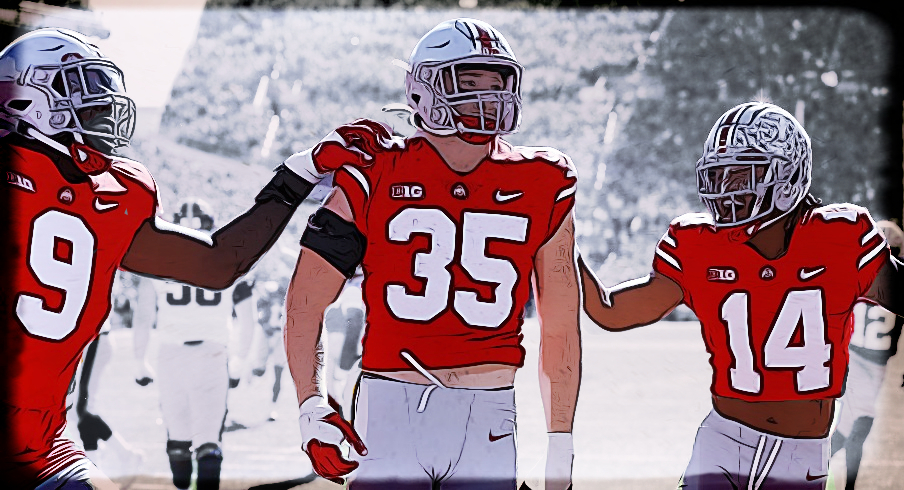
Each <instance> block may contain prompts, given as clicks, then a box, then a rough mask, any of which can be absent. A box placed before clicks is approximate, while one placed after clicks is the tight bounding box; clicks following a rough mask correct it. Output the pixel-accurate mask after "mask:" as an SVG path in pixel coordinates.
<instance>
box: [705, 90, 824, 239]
mask: <svg viewBox="0 0 904 490" xmlns="http://www.w3.org/2000/svg"><path fill="white" fill-rule="evenodd" d="M812 168H813V161H812V152H811V148H810V137H809V136H808V135H807V132H806V131H805V130H804V128H803V126H801V125H800V123H799V122H797V120H796V119H794V116H792V115H791V114H789V113H788V112H787V111H785V110H784V109H782V108H780V107H778V106H776V105H773V104H769V103H764V102H748V103H744V104H741V105H739V106H737V107H734V108H732V109H731V110H729V111H728V112H726V113H725V114H723V115H722V117H720V118H719V120H718V121H716V124H715V125H714V126H713V128H712V129H711V130H710V132H709V136H708V137H707V138H706V143H705V144H704V145H703V156H702V157H701V158H700V160H698V161H697V192H698V194H699V196H700V199H701V200H702V201H703V203H704V204H705V205H706V207H707V208H709V212H710V213H712V215H713V219H714V222H715V225H716V226H717V227H721V226H736V225H742V224H745V223H750V222H752V221H755V220H758V219H761V218H763V217H766V216H769V215H770V214H772V213H773V211H774V210H778V211H780V212H781V213H780V214H779V215H777V216H773V217H772V219H771V220H770V222H772V221H774V220H775V219H778V218H780V217H781V216H784V215H785V214H787V213H788V212H790V211H791V210H793V209H794V208H795V207H796V206H797V205H798V204H799V203H800V202H801V201H802V200H803V199H804V198H805V197H806V196H807V194H808V192H809V190H810V173H811V170H812Z"/></svg>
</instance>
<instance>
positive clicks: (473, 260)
mask: <svg viewBox="0 0 904 490" xmlns="http://www.w3.org/2000/svg"><path fill="white" fill-rule="evenodd" d="M521 73H522V67H521V65H520V64H518V62H517V61H516V59H515V56H514V55H513V54H512V50H511V48H510V47H509V45H508V43H507V42H506V41H505V39H504V38H503V37H502V35H501V34H500V33H499V32H498V31H496V30H495V29H494V28H493V27H491V26H490V25H488V24H486V23H484V22H481V21H477V20H472V19H456V20H450V21H447V22H443V23H441V24H439V25H438V26H436V27H435V28H434V29H433V30H431V31H430V32H429V33H427V34H426V35H425V36H424V37H423V38H422V39H421V40H420V41H419V42H418V44H417V46H416V47H415V48H414V50H413V52H412V54H411V57H410V67H409V72H408V75H407V78H406V92H407V97H408V104H409V106H410V107H411V108H412V109H413V111H414V112H413V115H412V117H413V124H414V125H415V126H416V127H417V128H418V130H417V132H416V133H415V134H413V135H412V136H410V137H408V138H406V139H401V138H392V136H391V134H390V133H389V131H388V130H387V129H386V128H385V127H382V126H380V125H379V124H377V123H375V122H372V121H366V120H359V121H356V122H355V123H353V124H351V125H348V126H344V127H341V128H339V129H338V130H337V131H336V132H335V133H332V134H331V135H330V136H329V137H327V138H326V139H325V140H324V141H323V142H322V143H321V144H319V145H318V146H316V147H314V148H313V149H312V150H311V151H306V152H303V153H301V154H298V155H297V156H296V157H294V158H299V159H300V158H306V159H314V160H318V161H320V160H324V161H328V162H329V164H330V165H337V166H338V165H339V164H342V163H343V162H350V163H355V162H356V161H357V160H358V159H372V162H373V165H371V166H370V167H368V168H366V169H361V168H355V167H342V170H340V171H338V172H337V173H336V174H335V185H336V187H335V189H334V191H333V193H332V194H331V196H330V197H329V198H328V199H327V201H326V203H325V205H324V206H323V207H322V208H321V209H320V210H319V211H317V212H316V213H315V214H314V215H313V216H312V217H311V219H310V220H309V225H308V228H307V230H306V231H305V233H304V235H303V237H302V240H301V243H302V251H301V255H300V257H299V260H298V264H297V266H296V269H295V274H294V276H293V278H292V281H291V282H290V286H289V291H288V296H287V317H288V318H287V326H286V349H287V352H288V360H289V369H290V371H291V373H292V377H293V378H294V380H295V386H296V390H297V394H298V401H299V404H300V412H301V416H300V418H299V421H300V425H301V432H302V439H303V446H302V448H303V449H304V451H305V452H307V453H308V455H309V456H310V457H311V460H312V462H313V464H314V467H315V470H316V471H317V472H318V473H319V474H320V475H321V476H324V477H327V478H329V479H331V480H333V481H337V482H340V481H342V480H343V478H344V477H345V476H347V475H349V473H350V472H352V470H354V473H351V475H349V480H350V486H351V488H354V489H370V488H392V489H404V488H444V489H453V488H483V489H496V488H499V489H514V488H515V484H516V473H515V461H516V453H515V437H514V432H515V397H514V390H513V382H514V379H515V371H516V370H517V369H518V367H520V366H521V365H522V364H523V362H524V356H525V351H524V348H523V347H522V346H521V338H522V333H521V325H522V323H523V311H524V305H525V303H526V302H527V298H528V295H529V281H534V285H535V290H536V291H537V296H538V297H537V304H538V308H537V309H538V312H539V316H540V327H541V339H542V340H541V349H540V383H541V392H542V394H543V402H544V406H545V409H546V419H547V420H546V422H547V430H548V432H549V446H548V455H547V474H546V478H547V487H546V488H548V489H550V490H552V489H555V490H563V489H565V488H567V487H568V486H569V484H570V479H571V463H572V458H573V445H572V437H571V430H572V421H573V417H574V410H575V404H576V401H577V395H578V386H579V380H580V356H581V350H580V338H579V330H578V314H579V310H580V307H579V304H580V293H579V283H578V278H577V268H576V266H575V263H574V254H573V250H574V224H573V214H572V208H573V206H574V192H575V186H576V183H577V182H576V175H575V171H574V167H573V166H572V164H571V162H570V160H569V159H568V157H566V156H565V155H563V154H562V153H560V152H558V151H556V150H554V149H552V148H536V147H518V146H513V145H511V144H509V143H507V142H506V141H504V140H503V139H502V138H501V137H500V136H501V135H505V134H509V133H512V132H514V131H515V130H517V129H518V125H519V122H520V111H521V89H520V85H521ZM351 144H354V146H355V149H354V150H353V149H349V146H350V145H351ZM362 152H363V153H362ZM290 160H291V158H290ZM359 262H360V263H361V265H362V267H363V270H364V281H363V285H362V290H363V297H364V302H365V305H366V315H367V317H366V320H367V325H366V332H365V334H364V341H363V357H362V370H363V375H362V377H361V379H360V381H359V385H358V388H357V399H356V402H355V409H354V419H353V424H354V427H352V426H350V425H349V424H348V423H347V422H346V421H345V420H343V419H341V418H340V417H339V415H338V414H337V413H336V411H335V410H334V408H332V407H330V406H329V405H328V404H327V403H326V402H325V400H324V395H323V391H322V390H321V389H320V387H318V382H319V380H320V377H321V374H320V369H321V364H322V356H323V354H322V352H321V350H320V349H319V348H318V343H319V342H318V341H319V339H320V336H321V323H322V320H323V314H324V309H325V308H326V307H327V306H328V305H329V304H330V303H332V302H333V301H334V300H335V299H336V297H337V295H338V294H339V292H340V290H341V289H342V285H343V283H344V282H345V280H346V278H348V277H351V276H352V274H353V273H354V271H355V267H356V266H357V265H358V263H359ZM315 278H316V279H315ZM311 279H315V280H316V282H317V285H316V287H312V284H311V283H310V282H309V281H310V280H311ZM343 440H348V441H349V442H350V443H351V445H352V446H353V450H352V451H351V453H350V460H346V459H344V458H343V457H342V454H341V452H340V447H339V446H340V444H341V442H342V441H343Z"/></svg>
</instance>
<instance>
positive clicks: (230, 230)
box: [121, 166, 314, 289]
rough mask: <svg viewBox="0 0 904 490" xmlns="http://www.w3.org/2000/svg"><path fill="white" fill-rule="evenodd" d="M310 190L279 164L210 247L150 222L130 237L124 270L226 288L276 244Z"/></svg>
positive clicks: (215, 234) (218, 232)
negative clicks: (248, 203)
mask: <svg viewBox="0 0 904 490" xmlns="http://www.w3.org/2000/svg"><path fill="white" fill-rule="evenodd" d="M313 188H314V186H313V184H310V183H308V182H307V181H305V180H304V179H301V178H299V177H297V176H296V175H295V174H293V173H292V172H290V171H289V170H287V169H285V167H283V166H280V167H279V168H277V172H276V175H274V177H273V179H272V180H271V181H270V182H269V183H268V184H267V185H266V186H265V187H264V189H263V190H262V191H261V192H260V194H258V196H257V198H256V199H255V201H256V203H255V204H254V206H252V207H251V209H249V210H248V211H246V212H245V213H244V214H242V215H241V216H238V217H236V218H234V219H233V220H232V221H230V222H229V223H228V224H226V226H224V227H222V228H220V229H219V230H217V231H216V233H214V234H213V235H212V236H211V241H212V244H208V243H205V242H203V241H201V240H199V239H197V238H194V237H191V236H189V235H187V234H184V233H182V232H180V231H179V229H178V227H175V226H174V225H172V226H170V225H167V228H166V229H163V228H161V227H158V226H157V225H156V224H155V220H154V219H149V220H148V221H146V222H145V223H144V224H143V225H142V226H141V228H140V229H139V230H138V232H137V233H136V234H135V236H134V237H133V239H132V244H131V246H130V247H129V250H128V251H127V252H126V255H125V257H123V261H122V264H121V265H122V268H123V269H125V270H128V271H130V272H135V273H138V274H142V275H147V276H152V277H158V278H164V279H172V280H175V281H179V282H185V283H188V284H192V285H194V286H198V287H202V288H207V289H223V288H226V287H229V286H230V285H232V284H233V283H234V282H235V281H236V279H238V278H239V277H241V276H243V275H244V274H245V273H247V272H248V271H249V270H250V269H251V266H253V265H254V263H255V262H257V260H258V259H260V257H261V256H262V255H263V254H264V253H266V252H267V250H269V249H270V247H271V246H273V244H274V243H276V239H277V238H279V235H280V233H282V231H283V230H284V229H285V227H286V225H287V224H288V223H289V220H290V219H291V218H292V214H293V213H294V212H295V209H296V208H297V207H298V205H299V204H300V203H301V201H303V200H304V198H305V197H306V196H307V195H308V194H309V193H310V191H311V189H313Z"/></svg>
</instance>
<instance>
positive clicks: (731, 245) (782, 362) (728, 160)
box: [580, 102, 902, 489]
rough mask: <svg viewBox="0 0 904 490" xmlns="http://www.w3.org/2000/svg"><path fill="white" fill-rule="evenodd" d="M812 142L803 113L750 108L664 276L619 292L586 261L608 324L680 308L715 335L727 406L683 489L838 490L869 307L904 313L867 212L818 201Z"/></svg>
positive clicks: (718, 141) (739, 116) (700, 441)
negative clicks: (835, 413) (853, 342)
mask: <svg viewBox="0 0 904 490" xmlns="http://www.w3.org/2000/svg"><path fill="white" fill-rule="evenodd" d="M811 168H812V159H811V146H810V138H809V136H808V135H807V133H806V131H804V128H803V127H801V125H800V124H799V123H798V122H797V120H795V119H794V117H793V116H791V114H789V113H788V112H786V111H784V110H783V109H781V108H779V107H777V106H775V105H772V104H768V103H759V102H750V103H745V104H741V105H739V106H737V107H735V108H733V109H731V110H729V111H728V112H726V113H725V114H723V115H722V117H720V118H719V120H718V121H717V122H716V124H715V126H713V128H712V130H711V132H710V133H709V137H708V138H707V140H706V143H705V145H704V153H703V157H702V158H701V159H700V160H699V161H698V162H697V183H698V192H699V195H700V198H701V199H702V200H703V202H704V203H705V204H706V206H707V208H709V213H708V214H689V215H685V216H681V217H679V218H677V219H675V220H674V221H673V222H672V224H671V225H670V226H669V230H668V231H667V232H666V234H665V235H663V237H662V239H661V240H660V241H659V243H658V245H657V247H656V255H655V257H654V261H653V273H652V274H650V275H649V276H647V277H644V278H640V279H635V280H632V281H628V282H625V283H622V284H619V285H618V286H615V287H613V288H607V287H605V286H603V285H602V284H601V283H600V282H599V281H598V280H597V279H596V277H595V276H594V275H593V273H592V272H591V271H590V270H589V269H587V267H586V265H584V263H583V262H582V261H581V262H580V264H581V272H582V279H583V280H584V281H585V282H584V284H585V287H586V289H585V292H584V301H585V306H584V308H585V310H586V312H587V314H588V315H589V316H590V318H591V319H592V320H593V321H594V322H596V323H597V324H598V325H599V326H601V327H602V328H604V329H606V330H624V329H628V328H633V327H638V326H641V325H648V324H651V323H653V322H656V321H658V320H660V319H661V318H662V317H664V316H665V315H666V314H667V313H669V312H670V311H671V310H672V309H673V308H674V307H675V306H677V305H678V304H680V303H684V304H686V305H688V306H689V307H690V308H691V309H692V310H693V311H694V313H696V315H697V317H698V318H699V319H700V323H701V325H702V329H703V338H704V341H705V343H706V348H707V351H708V352H709V354H710V364H711V365H712V367H713V381H712V387H711V390H712V395H713V407H714V410H713V411H712V412H711V413H710V414H709V416H708V417H707V418H706V420H704V421H703V424H702V425H701V426H700V429H699V430H698V432H697V438H696V441H695V443H694V449H693V454H692V456H691V460H690V463H689V464H688V467H687V470H686V471H685V474H684V476H683V479H682V484H681V487H682V488H694V489H699V488H713V489H715V488H726V489H727V488H747V489H757V488H763V489H766V488H782V489H788V488H807V489H810V488H825V485H826V479H827V478H826V475H827V470H828V468H827V464H828V459H829V454H828V450H829V444H828V439H827V435H828V432H829V427H830V425H831V423H832V410H833V406H834V400H835V398H837V397H839V396H841V394H842V391H843V386H844V377H845V371H846V368H847V364H848V342H849V340H850V338H851V331H852V326H853V324H852V321H853V315H852V310H853V308H854V305H855V304H856V303H857V301H858V300H859V299H865V300H868V301H871V302H875V303H879V304H881V305H883V306H885V307H886V308H889V309H891V310H892V311H895V312H897V313H899V314H900V313H902V310H901V307H902V302H901V298H900V289H899V288H898V287H897V284H899V283H900V273H899V270H900V269H899V268H900V263H898V262H896V261H895V259H893V258H892V257H891V255H890V253H889V249H888V245H887V244H886V242H885V240H884V239H883V237H882V235H881V234H880V232H879V230H878V228H877V227H876V224H875V223H874V222H873V220H872V218H871V217H870V215H869V213H868V212H867V210H866V209H864V208H862V207H859V206H855V205H852V204H832V205H828V206H824V205H821V204H820V202H819V201H818V200H817V199H815V198H814V197H813V196H812V195H811V194H810V193H809V189H810V172H811Z"/></svg>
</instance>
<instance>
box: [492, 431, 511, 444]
mask: <svg viewBox="0 0 904 490" xmlns="http://www.w3.org/2000/svg"><path fill="white" fill-rule="evenodd" d="M510 435H512V433H511V432H509V433H508V434H500V435H498V436H494V435H493V433H492V432H490V442H496V441H498V440H499V439H502V438H504V437H508V436H510Z"/></svg>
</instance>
